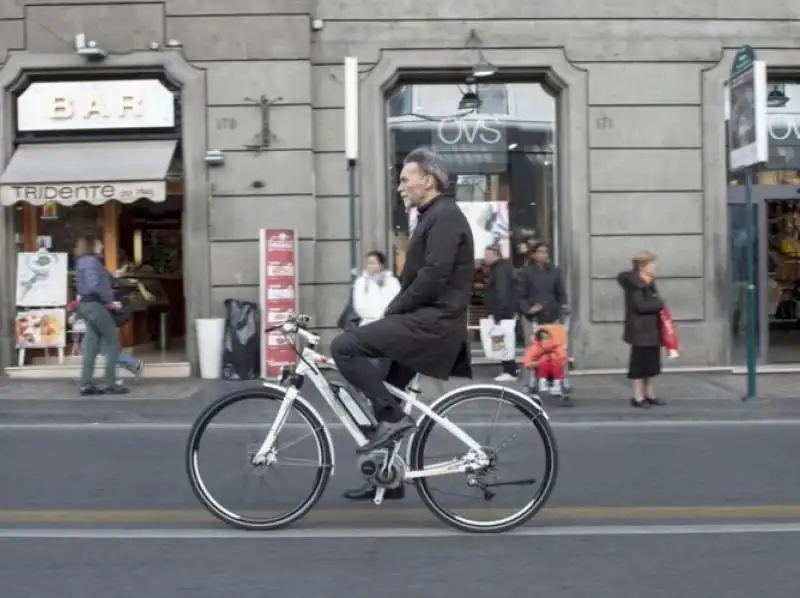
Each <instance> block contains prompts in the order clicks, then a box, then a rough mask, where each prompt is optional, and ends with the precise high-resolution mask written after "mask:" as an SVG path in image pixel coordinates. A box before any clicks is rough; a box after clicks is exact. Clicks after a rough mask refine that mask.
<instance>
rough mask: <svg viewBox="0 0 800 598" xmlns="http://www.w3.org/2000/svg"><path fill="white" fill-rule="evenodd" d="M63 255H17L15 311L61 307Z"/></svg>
mask: <svg viewBox="0 0 800 598" xmlns="http://www.w3.org/2000/svg"><path fill="white" fill-rule="evenodd" d="M67 258H68V256H67V254H66V253H51V252H49V251H47V250H46V249H40V250H39V251H25V252H21V253H18V254H17V307H63V306H65V305H66V304H67V303H68V299H67V294H68V292H67V291H68V290H67V286H68V285H67V262H68V259H67Z"/></svg>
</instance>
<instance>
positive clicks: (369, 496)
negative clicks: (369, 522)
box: [344, 482, 406, 500]
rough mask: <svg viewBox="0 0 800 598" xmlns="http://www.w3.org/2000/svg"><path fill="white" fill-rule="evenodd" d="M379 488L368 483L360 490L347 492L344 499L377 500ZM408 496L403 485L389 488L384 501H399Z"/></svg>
mask: <svg viewBox="0 0 800 598" xmlns="http://www.w3.org/2000/svg"><path fill="white" fill-rule="evenodd" d="M376 490H377V488H376V487H375V486H373V485H372V484H370V483H369V482H367V483H366V484H364V485H363V486H361V487H360V488H353V489H352V490H346V491H345V493H344V497H345V498H347V499H349V500H374V499H375V491H376ZM405 495H406V489H405V488H404V487H403V484H401V485H400V486H398V487H397V488H388V489H387V490H386V492H384V494H383V499H384V500H399V499H401V498H403V497H404V496H405Z"/></svg>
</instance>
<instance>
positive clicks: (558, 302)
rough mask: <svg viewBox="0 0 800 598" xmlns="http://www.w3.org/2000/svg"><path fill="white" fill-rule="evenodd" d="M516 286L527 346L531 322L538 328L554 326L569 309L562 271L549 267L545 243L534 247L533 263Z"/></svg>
mask: <svg viewBox="0 0 800 598" xmlns="http://www.w3.org/2000/svg"><path fill="white" fill-rule="evenodd" d="M519 282H520V288H519V304H520V310H521V312H522V315H523V317H524V319H523V321H522V324H523V328H524V330H525V342H526V343H527V342H528V341H530V337H531V332H532V328H533V324H532V321H533V319H534V318H535V319H537V320H538V321H539V323H540V324H553V323H555V322H557V321H558V320H559V319H560V318H561V316H562V315H563V314H564V313H565V310H567V309H569V307H568V305H567V291H566V289H565V287H564V278H563V276H562V275H561V270H559V269H558V268H556V267H555V266H554V265H552V264H551V263H550V250H549V248H548V246H547V243H542V242H538V243H535V244H534V246H533V263H532V264H531V265H530V266H525V267H524V268H523V269H522V271H521V272H520V281H519Z"/></svg>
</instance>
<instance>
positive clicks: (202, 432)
mask: <svg viewBox="0 0 800 598" xmlns="http://www.w3.org/2000/svg"><path fill="white" fill-rule="evenodd" d="M284 397H285V390H283V389H278V388H270V387H263V388H252V389H246V390H241V391H237V392H233V393H231V394H229V395H226V396H224V397H222V398H220V399H218V400H217V401H215V402H213V403H212V404H211V405H209V406H208V407H207V408H206V409H205V410H204V411H203V412H202V413H201V414H200V415H199V416H198V418H197V420H196V421H195V423H194V425H193V426H192V430H191V433H190V434H189V441H188V444H187V450H186V468H187V473H188V475H189V482H190V483H191V486H192V489H193V490H194V493H195V495H196V496H197V498H198V499H199V500H200V502H201V503H202V504H203V506H205V507H206V509H208V511H209V512H211V514H212V515H214V516H215V517H216V518H218V519H220V520H222V521H224V522H225V523H227V524H229V525H232V526H234V527H238V528H242V529H248V530H274V529H278V528H281V527H284V526H287V525H289V524H291V523H294V522H295V521H297V520H299V519H300V518H302V517H303V516H305V515H306V514H307V513H308V512H309V511H310V510H311V509H312V507H313V506H314V505H315V504H316V502H317V501H318V500H319V498H320V497H321V496H322V493H323V492H324V490H325V487H326V486H327V484H328V481H329V480H330V477H331V470H332V467H333V447H331V445H330V441H329V438H328V435H327V434H326V431H325V424H324V422H322V421H321V420H320V419H319V418H318V417H317V416H316V414H315V413H314V412H313V411H312V410H310V409H309V408H308V407H306V405H304V404H303V403H302V402H300V401H299V400H295V401H294V402H293V404H292V407H291V409H290V411H289V414H288V417H287V418H286V420H285V422H284V424H283V426H282V427H281V429H280V430H279V433H278V436H277V438H276V441H275V446H274V450H273V451H271V452H270V458H269V459H268V460H267V462H266V463H264V464H260V465H255V464H253V456H254V455H255V454H256V453H257V452H258V450H259V449H260V448H261V445H262V443H263V442H264V439H265V438H266V436H267V433H268V432H269V431H270V428H271V427H272V425H273V423H272V422H274V421H275V416H276V415H277V411H278V408H279V406H280V405H281V403H282V402H283V401H284V400H285V399H284ZM303 449H305V453H303V452H302V451H303ZM290 472H291V473H293V474H298V473H299V474H300V477H303V478H305V477H307V478H308V479H307V480H305V481H304V480H302V479H300V480H298V479H297V477H298V476H292V479H289V473H290ZM254 487H255V488H254ZM253 489H254V490H255V492H254V497H252V498H249V499H248V498H247V497H242V496H240V495H241V494H243V493H244V492H245V491H248V490H253ZM279 493H280V495H281V496H285V495H294V497H293V498H289V499H288V500H280V496H279ZM267 503H268V504H267ZM273 503H277V504H273Z"/></svg>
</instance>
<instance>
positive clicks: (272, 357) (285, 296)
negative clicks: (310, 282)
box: [259, 228, 298, 378]
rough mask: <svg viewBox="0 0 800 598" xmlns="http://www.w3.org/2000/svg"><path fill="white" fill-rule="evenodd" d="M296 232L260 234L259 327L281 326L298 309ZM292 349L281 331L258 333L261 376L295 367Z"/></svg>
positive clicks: (272, 376) (278, 230) (265, 230)
mask: <svg viewBox="0 0 800 598" xmlns="http://www.w3.org/2000/svg"><path fill="white" fill-rule="evenodd" d="M297 262H298V257H297V231H295V230H293V229H271V228H265V229H261V230H260V231H259V281H260V283H259V284H260V287H261V288H260V306H261V322H262V328H264V329H266V328H269V327H271V326H275V325H276V324H280V323H282V322H283V321H284V320H285V319H286V318H287V317H288V316H289V315H290V314H292V313H297V310H298V299H297V294H298V278H297ZM295 360H296V355H295V352H294V347H293V346H292V345H291V344H289V342H288V341H287V340H286V338H284V335H283V333H282V332H280V331H276V332H270V333H267V332H265V331H264V330H262V331H261V376H262V377H263V378H276V377H277V376H278V375H279V374H280V370H281V367H282V366H285V365H294V364H295Z"/></svg>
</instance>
